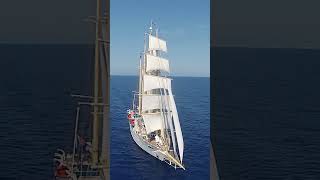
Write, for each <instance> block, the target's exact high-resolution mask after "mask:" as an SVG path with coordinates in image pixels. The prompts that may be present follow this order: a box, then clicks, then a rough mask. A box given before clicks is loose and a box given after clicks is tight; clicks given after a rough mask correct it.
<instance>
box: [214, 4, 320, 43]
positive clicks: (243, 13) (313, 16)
mask: <svg viewBox="0 0 320 180" xmlns="http://www.w3.org/2000/svg"><path fill="white" fill-rule="evenodd" d="M319 7H320V1H319V0H307V1H302V0H265V1H261V0H258V1H257V0H241V1H239V0H212V14H213V18H212V21H213V28H215V36H216V38H215V42H216V45H217V46H233V47H242V46H245V47H253V48H308V49H319V48H320V35H319V32H320V21H319V17H320V11H319Z"/></svg>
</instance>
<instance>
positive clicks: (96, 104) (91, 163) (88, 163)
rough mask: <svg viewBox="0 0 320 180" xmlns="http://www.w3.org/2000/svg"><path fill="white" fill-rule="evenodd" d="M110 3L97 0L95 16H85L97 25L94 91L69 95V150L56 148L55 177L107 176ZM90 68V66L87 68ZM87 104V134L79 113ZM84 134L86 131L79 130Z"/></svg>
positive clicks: (90, 179)
mask: <svg viewBox="0 0 320 180" xmlns="http://www.w3.org/2000/svg"><path fill="white" fill-rule="evenodd" d="M103 6H104V7H106V8H105V10H106V11H108V10H109V7H108V6H109V4H108V3H107V2H106V4H102V0H97V12H96V16H95V17H89V18H88V19H87V20H88V21H90V22H93V23H94V24H95V28H96V35H95V49H94V50H95V54H94V59H93V60H94V63H93V66H94V67H93V77H94V78H93V82H92V84H93V95H91V96H89V95H72V96H73V97H74V98H76V99H77V100H79V101H78V103H77V108H76V117H75V123H74V124H75V127H74V132H73V133H70V136H72V135H73V136H74V138H73V148H72V152H65V150H64V149H57V152H55V153H54V159H53V163H54V179H55V180H108V179H110V177H109V176H110V175H109V174H110V162H109V152H110V151H109V132H110V131H109V78H110V75H109V74H110V73H109V72H110V69H109V64H110V63H109V62H110V61H109V35H110V34H109V22H108V21H109V20H108V19H107V17H108V16H107V15H108V14H107V12H103V10H102V9H103V8H102V7H103ZM88 70H90V69H88ZM84 106H89V109H90V111H91V113H90V118H88V119H86V121H89V124H90V127H91V128H90V129H86V130H85V131H88V133H92V134H91V136H90V137H83V136H81V135H80V132H79V131H80V129H79V117H80V113H81V112H82V113H83V112H84V110H85V109H86V108H88V107H84ZM81 134H86V133H81Z"/></svg>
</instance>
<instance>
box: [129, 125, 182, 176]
mask: <svg viewBox="0 0 320 180" xmlns="http://www.w3.org/2000/svg"><path fill="white" fill-rule="evenodd" d="M129 127H130V132H131V136H132V138H133V140H134V141H135V142H136V144H137V145H138V146H139V147H140V148H141V149H143V150H144V151H146V152H147V153H149V154H150V155H152V156H153V157H155V158H157V159H159V160H160V161H164V162H166V163H167V164H169V165H170V166H172V167H174V168H182V169H184V170H185V168H184V167H183V165H182V164H180V163H179V162H177V161H176V160H174V159H173V158H172V157H170V156H168V155H167V154H168V153H167V152H164V151H162V150H160V149H159V148H157V147H154V146H153V145H152V144H150V143H148V142H146V141H145V140H144V139H143V138H142V137H141V136H140V135H139V134H137V133H136V132H135V131H134V128H132V126H131V125H130V123H129Z"/></svg>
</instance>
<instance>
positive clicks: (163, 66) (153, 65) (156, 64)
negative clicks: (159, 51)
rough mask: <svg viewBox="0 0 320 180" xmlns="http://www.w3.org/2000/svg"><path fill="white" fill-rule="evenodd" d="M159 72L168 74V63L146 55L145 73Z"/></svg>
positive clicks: (165, 60) (162, 59)
mask: <svg viewBox="0 0 320 180" xmlns="http://www.w3.org/2000/svg"><path fill="white" fill-rule="evenodd" d="M152 70H161V71H165V72H168V73H169V72H170V69H169V61H168V60H167V59H164V58H161V57H157V56H153V55H150V54H147V65H146V71H147V72H149V71H152Z"/></svg>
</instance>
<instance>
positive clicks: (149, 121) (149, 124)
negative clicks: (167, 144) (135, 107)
mask: <svg viewBox="0 0 320 180" xmlns="http://www.w3.org/2000/svg"><path fill="white" fill-rule="evenodd" d="M142 117H143V121H144V124H145V126H146V131H147V133H151V132H153V131H156V130H161V129H162V128H163V120H162V116H161V114H160V113H155V114H142Z"/></svg>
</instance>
